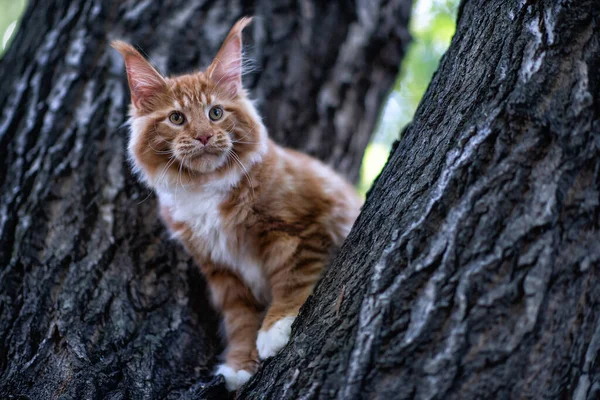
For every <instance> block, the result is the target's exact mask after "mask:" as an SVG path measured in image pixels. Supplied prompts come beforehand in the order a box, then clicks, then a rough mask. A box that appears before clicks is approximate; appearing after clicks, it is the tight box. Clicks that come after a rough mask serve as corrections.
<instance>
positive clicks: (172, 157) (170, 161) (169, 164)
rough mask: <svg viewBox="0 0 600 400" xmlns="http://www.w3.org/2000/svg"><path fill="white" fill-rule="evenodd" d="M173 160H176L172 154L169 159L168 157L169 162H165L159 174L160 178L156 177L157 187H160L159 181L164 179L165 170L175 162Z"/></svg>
mask: <svg viewBox="0 0 600 400" xmlns="http://www.w3.org/2000/svg"><path fill="white" fill-rule="evenodd" d="M175 160H176V158H175V154H173V155H172V156H171V157H169V160H168V161H167V164H166V165H165V167H164V168H163V169H162V172H161V174H160V176H159V177H158V180H157V181H156V184H157V186H160V184H161V181H162V180H163V179H165V178H166V174H167V170H168V169H169V168H171V165H173V163H174V162H175Z"/></svg>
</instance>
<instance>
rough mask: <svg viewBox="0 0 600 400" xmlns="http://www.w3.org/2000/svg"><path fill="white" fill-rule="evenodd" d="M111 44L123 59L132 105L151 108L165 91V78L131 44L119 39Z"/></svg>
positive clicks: (146, 109) (145, 108) (138, 107)
mask: <svg viewBox="0 0 600 400" xmlns="http://www.w3.org/2000/svg"><path fill="white" fill-rule="evenodd" d="M111 46H112V47H113V48H114V49H115V50H117V51H118V52H119V53H121V55H122V56H123V59H124V60H125V67H126V69H127V80H128V81H129V90H130V91H131V101H132V102H133V106H134V107H135V108H137V109H138V110H143V111H150V110H152V108H153V106H154V105H155V104H156V102H157V101H158V100H159V98H160V96H161V95H164V94H165V93H166V92H167V83H166V81H165V79H164V78H163V77H162V76H161V74H159V73H158V71H157V70H156V69H154V67H153V66H152V65H151V64H150V63H149V62H148V61H147V60H146V59H145V58H144V56H142V55H141V54H140V53H139V52H138V51H137V50H136V49H135V48H134V47H133V46H131V45H129V44H127V43H125V42H122V41H120V40H115V41H114V42H112V43H111Z"/></svg>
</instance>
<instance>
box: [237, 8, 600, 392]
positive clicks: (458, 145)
mask: <svg viewBox="0 0 600 400" xmlns="http://www.w3.org/2000/svg"><path fill="white" fill-rule="evenodd" d="M599 9H600V4H599V2H598V1H591V0H581V1H577V2H571V1H563V0H561V1H557V0H541V1H536V2H517V1H485V0H468V1H465V2H464V3H463V4H462V6H461V9H460V16H459V21H458V26H457V33H456V35H455V37H454V38H453V41H452V44H451V46H450V49H449V51H448V52H447V54H446V55H445V57H444V59H443V60H442V62H441V65H440V68H439V70H438V72H437V74H436V75H435V77H434V79H433V81H432V83H431V85H430V87H429V89H428V91H427V93H426V95H425V97H424V99H423V101H422V103H421V105H420V107H419V109H418V111H417V113H416V116H415V118H414V122H413V124H412V126H410V127H409V128H407V129H406V130H405V131H404V133H403V137H402V139H401V140H400V141H399V142H398V143H397V145H396V147H395V150H394V151H393V153H392V156H391V159H390V160H389V162H388V164H387V166H386V167H385V169H384V171H383V173H382V175H381V176H380V177H379V178H378V181H377V182H376V184H375V185H374V188H373V189H372V190H371V192H370V194H369V195H368V198H367V202H366V205H365V207H364V209H363V212H362V214H361V216H360V217H359V219H358V221H357V223H356V224H355V226H354V228H353V231H352V233H351V234H350V236H349V238H348V239H347V241H346V243H345V245H344V247H343V248H342V251H341V253H340V254H339V256H338V257H337V259H336V260H335V261H334V263H333V264H332V266H331V268H330V269H329V271H328V273H327V275H326V276H325V277H324V279H323V280H322V281H321V283H320V285H319V287H318V288H317V290H316V292H315V294H314V295H313V297H311V299H310V300H309V301H308V302H307V304H306V305H305V306H304V308H303V310H302V311H301V316H300V318H299V319H298V320H297V321H296V323H295V325H294V327H293V334H292V336H293V337H292V340H291V342H290V344H289V345H288V346H287V347H286V348H285V349H284V350H283V352H282V353H280V354H279V355H278V356H277V357H276V358H274V359H272V360H270V361H269V362H267V363H266V364H265V365H264V366H263V368H262V369H261V370H260V371H259V374H258V375H257V376H255V377H254V378H253V379H252V380H251V381H250V382H249V384H248V385H247V386H246V387H245V388H244V391H243V393H242V396H241V397H242V398H256V399H259V398H274V399H297V398H303V399H305V398H306V399H308V398H311V399H312V398H338V399H355V398H377V399H392V398H393V399H409V398H410V399H413V398H414V399H518V398H526V399H541V398H561V399H566V398H574V399H598V398H600V362H599V361H600V359H599V356H600V311H599V310H600V229H599V228H600V226H599V225H600V103H599V101H600V100H599V99H600V73H599V71H600V14H599V13H598V10H599Z"/></svg>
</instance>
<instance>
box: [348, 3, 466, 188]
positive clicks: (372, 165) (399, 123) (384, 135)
mask: <svg viewBox="0 0 600 400" xmlns="http://www.w3.org/2000/svg"><path fill="white" fill-rule="evenodd" d="M457 9H458V0H416V1H415V3H414V4H413V16H412V20H411V24H410V32H411V35H412V37H413V41H412V43H411V45H410V47H409V48H408V52H407V54H406V57H405V58H404V61H403V63H402V67H401V72H400V75H399V77H398V80H397V81H396V84H395V85H394V89H393V90H392V92H391V93H390V95H389V97H388V99H387V101H386V104H385V105H384V108H383V110H382V112H381V115H380V118H379V123H378V126H377V129H376V132H375V135H374V137H373V141H372V143H371V144H369V147H368V148H367V151H366V152H365V157H364V158H363V164H362V168H361V177H360V182H359V185H358V189H359V191H361V192H362V193H363V194H364V193H366V191H367V190H368V189H369V187H370V186H371V184H372V182H373V180H374V179H375V178H376V177H377V175H378V174H379V172H380V171H381V169H382V168H383V166H384V165H385V162H386V161H387V156H388V153H389V149H390V148H391V145H392V143H393V142H394V141H395V140H397V139H399V137H400V136H399V135H400V132H401V131H402V129H403V128H404V127H405V126H406V124H408V123H409V122H410V121H411V120H412V117H413V115H414V113H415V110H416V109H417V106H418V105H419V102H420V101H421V97H423V94H424V93H425V90H426V89H427V86H428V85H429V82H430V81H431V78H432V76H433V74H434V72H435V71H436V70H437V67H438V64H439V61H440V58H441V57H442V55H443V54H444V53H445V51H446V49H447V48H448V46H449V45H450V40H451V39H452V36H453V35H454V31H455V28H456V24H455V19H456V12H457ZM382 149H385V151H383V154H384V155H382Z"/></svg>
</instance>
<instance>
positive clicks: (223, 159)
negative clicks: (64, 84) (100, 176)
mask: <svg viewBox="0 0 600 400" xmlns="http://www.w3.org/2000/svg"><path fill="white" fill-rule="evenodd" d="M248 22H249V20H247V19H242V20H240V21H239V22H238V23H237V24H236V25H235V26H234V27H233V28H232V30H231V32H230V33H229V35H228V37H227V39H225V42H224V44H223V46H222V48H221V50H220V51H219V53H218V54H217V57H216V58H215V61H214V62H213V63H212V64H211V65H210V66H209V67H208V69H207V70H206V71H204V72H198V73H193V74H189V75H183V76H179V77H173V78H165V77H163V76H161V75H160V74H159V73H158V72H157V71H156V70H155V69H154V68H153V67H152V66H151V65H150V64H149V63H148V62H147V61H146V60H145V59H144V58H143V57H142V56H141V55H140V54H139V53H138V52H137V51H136V50H135V49H134V48H133V47H131V46H129V45H127V44H125V43H123V42H116V43H114V44H113V46H114V47H115V48H116V49H117V50H119V52H121V54H122V55H123V57H124V58H125V62H126V65H127V74H128V79H129V86H130V90H131V97H132V113H131V125H132V136H131V140H130V143H129V152H130V155H131V156H132V158H133V159H134V162H135V164H136V166H137V167H138V168H140V170H141V172H143V173H144V175H145V177H146V178H147V179H148V180H149V181H150V183H151V184H153V185H162V184H164V185H167V186H168V185H169V184H171V185H172V184H175V185H177V184H181V185H182V186H183V185H185V184H190V183H194V182H200V181H205V180H206V178H207V177H213V178H214V177H216V178H219V177H222V176H225V175H227V174H228V173H229V174H230V175H231V172H232V171H239V172H243V170H244V169H247V168H248V167H249V166H250V165H251V164H252V163H254V162H256V161H257V160H258V159H259V158H260V156H261V155H262V153H264V150H265V146H266V133H265V129H264V127H263V125H262V123H261V122H260V118H259V117H258V115H257V113H256V110H255V109H254V107H253V106H252V104H251V102H250V101H249V100H248V99H247V97H246V95H245V92H244V90H243V88H242V84H241V30H242V29H243V27H244V26H245V25H246V24H247V23H248Z"/></svg>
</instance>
